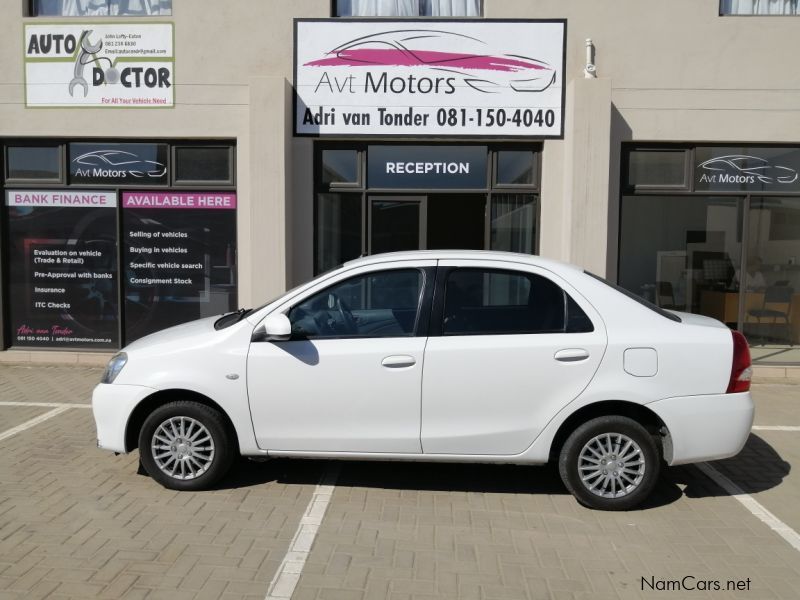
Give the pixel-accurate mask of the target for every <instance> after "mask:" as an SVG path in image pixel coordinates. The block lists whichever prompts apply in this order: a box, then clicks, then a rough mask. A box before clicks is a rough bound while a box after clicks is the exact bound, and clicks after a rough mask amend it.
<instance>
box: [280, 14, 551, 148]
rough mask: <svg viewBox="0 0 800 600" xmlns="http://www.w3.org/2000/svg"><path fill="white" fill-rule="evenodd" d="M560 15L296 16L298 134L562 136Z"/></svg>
mask: <svg viewBox="0 0 800 600" xmlns="http://www.w3.org/2000/svg"><path fill="white" fill-rule="evenodd" d="M565 40H566V21H564V20H552V21H531V20H528V21H523V20H515V21H496V20H487V19H478V20H471V19H464V20H460V19H459V20H455V21H454V20H450V21H442V20H427V19H426V20H425V21H424V22H423V21H420V20H397V19H392V20H391V21H386V20H367V19H352V20H348V19H325V20H306V19H297V20H295V77H294V85H295V94H296V95H295V115H294V118H295V133H296V134H297V135H315V136H317V135H339V136H341V135H380V136H387V135H389V136H400V135H413V136H425V135H435V136H470V137H475V136H501V137H504V138H507V137H517V136H525V137H528V138H530V137H537V138H547V137H561V136H562V135H563V108H564V65H565V46H564V44H565Z"/></svg>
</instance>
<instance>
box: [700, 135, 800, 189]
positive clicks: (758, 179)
mask: <svg viewBox="0 0 800 600" xmlns="http://www.w3.org/2000/svg"><path fill="white" fill-rule="evenodd" d="M695 160H696V166H695V170H694V179H695V189H697V190H712V191H724V190H746V191H797V190H800V151H799V150H798V149H796V148H783V147H762V148H756V147H741V148H739V147H719V146H717V147H698V148H697V149H696V150H695Z"/></svg>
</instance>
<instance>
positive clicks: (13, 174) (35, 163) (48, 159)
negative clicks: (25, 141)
mask: <svg viewBox="0 0 800 600" xmlns="http://www.w3.org/2000/svg"><path fill="white" fill-rule="evenodd" d="M6 161H7V165H6V169H7V170H6V172H7V174H8V175H7V177H8V179H51V180H55V181H58V180H60V179H61V149H60V147H59V146H8V147H7V148H6Z"/></svg>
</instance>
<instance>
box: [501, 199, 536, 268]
mask: <svg viewBox="0 0 800 600" xmlns="http://www.w3.org/2000/svg"><path fill="white" fill-rule="evenodd" d="M535 214H536V196H535V195H533V194H493V195H492V223H491V249H492V250H504V251H506V252H522V253H524V254H532V253H533V244H534V240H535V237H536V236H535V231H534V222H535Z"/></svg>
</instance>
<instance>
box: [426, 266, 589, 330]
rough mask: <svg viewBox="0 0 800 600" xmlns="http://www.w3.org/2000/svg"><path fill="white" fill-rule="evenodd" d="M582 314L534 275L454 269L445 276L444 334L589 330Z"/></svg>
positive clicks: (555, 288) (553, 286)
mask: <svg viewBox="0 0 800 600" xmlns="http://www.w3.org/2000/svg"><path fill="white" fill-rule="evenodd" d="M593 329H594V328H593V326H592V323H591V320H590V319H589V318H588V317H587V316H586V313H585V312H584V311H583V310H581V308H580V307H579V306H578V305H577V304H576V303H575V302H574V301H573V300H572V298H570V297H569V295H568V294H567V293H566V292H565V291H564V290H563V289H561V287H560V286H558V285H557V284H556V283H554V282H552V281H550V280H549V279H547V278H545V277H541V276H539V275H535V274H533V273H524V272H519V271H509V270H500V269H478V268H464V269H455V270H453V271H451V272H450V273H449V274H448V276H447V281H446V283H445V301H444V313H443V322H442V334H443V335H502V334H514V333H516V334H530V333H572V332H575V333H577V332H585V331H593Z"/></svg>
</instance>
